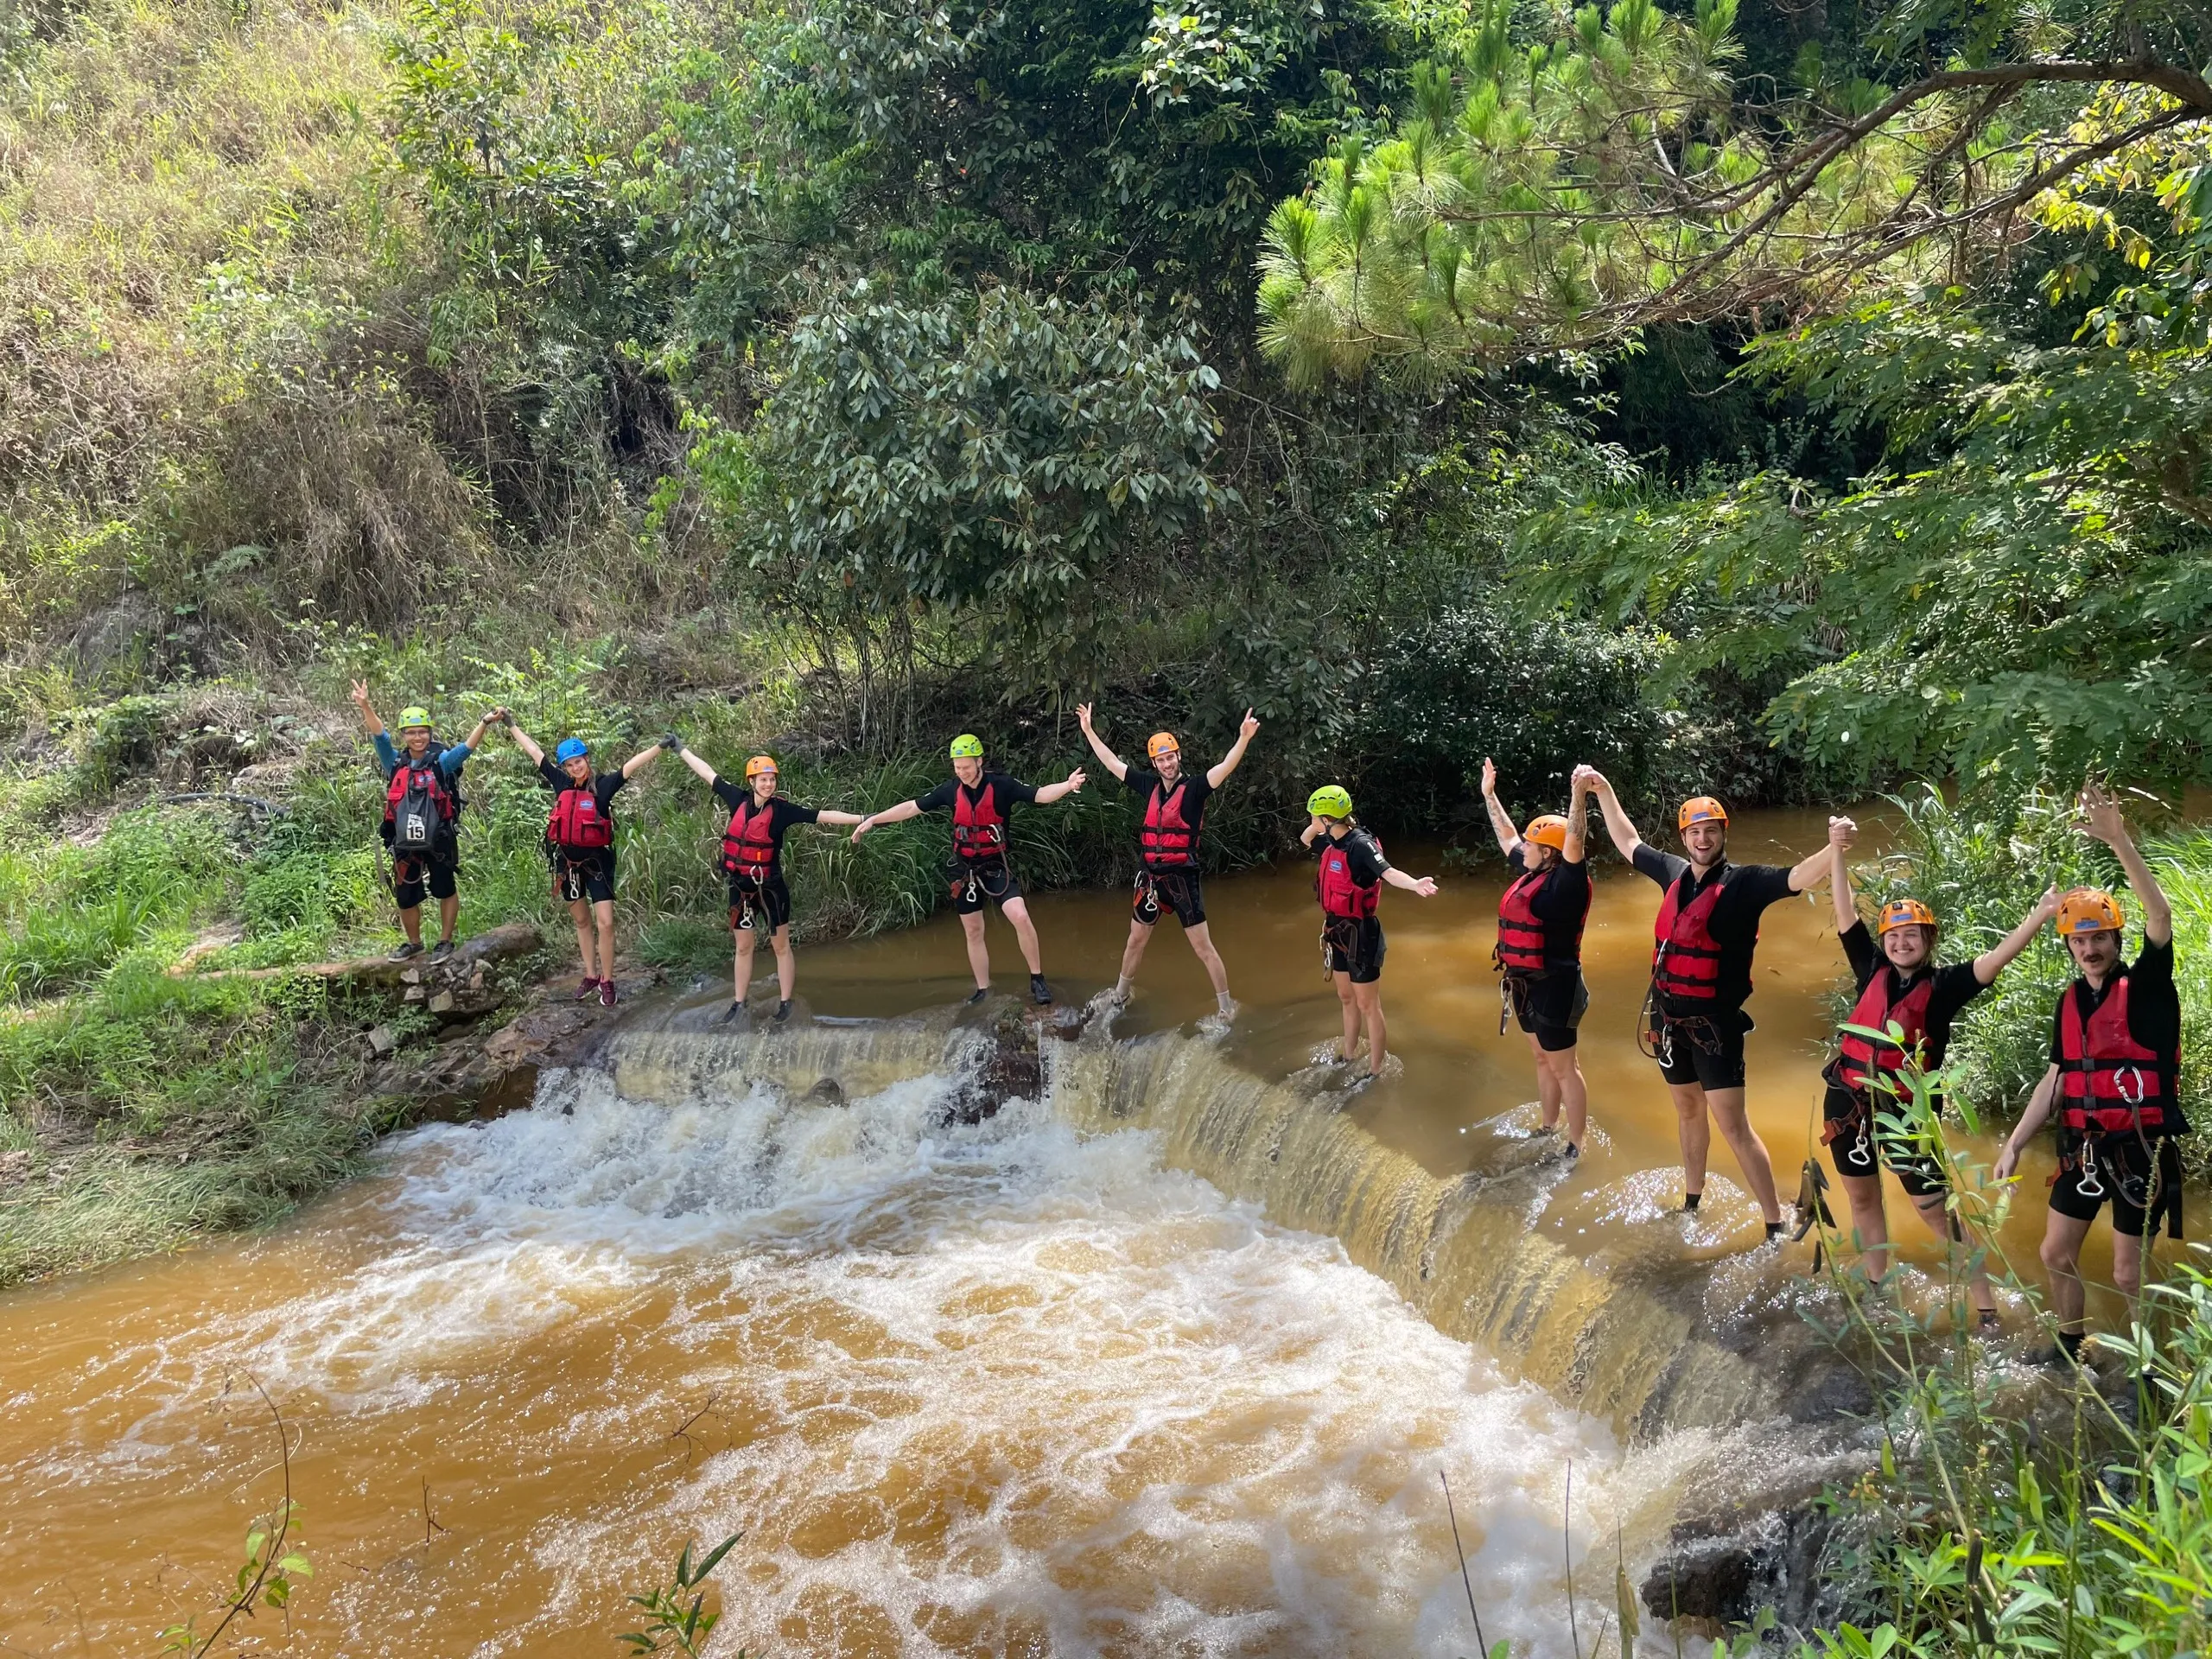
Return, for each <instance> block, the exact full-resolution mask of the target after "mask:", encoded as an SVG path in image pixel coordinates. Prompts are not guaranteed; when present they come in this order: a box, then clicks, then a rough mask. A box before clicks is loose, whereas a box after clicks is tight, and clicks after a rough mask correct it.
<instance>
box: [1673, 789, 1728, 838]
mask: <svg viewBox="0 0 2212 1659" xmlns="http://www.w3.org/2000/svg"><path fill="white" fill-rule="evenodd" d="M1694 823H1717V824H1719V825H1720V826H1721V827H1722V828H1724V829H1725V828H1726V827H1727V823H1728V809H1727V808H1726V807H1725V806H1723V805H1721V804H1720V803H1719V802H1718V801H1716V800H1714V799H1713V797H1712V796H1710V795H1693V796H1691V797H1690V798H1689V799H1688V800H1687V801H1684V802H1683V803H1682V809H1681V811H1679V812H1677V813H1675V829H1678V830H1681V829H1688V828H1689V827H1690V825H1692V824H1694Z"/></svg>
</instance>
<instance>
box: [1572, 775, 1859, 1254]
mask: <svg viewBox="0 0 2212 1659" xmlns="http://www.w3.org/2000/svg"><path fill="white" fill-rule="evenodd" d="M1575 778H1576V786H1577V787H1578V788H1581V789H1587V790H1588V791H1590V792H1591V793H1592V794H1593V795H1595V796H1596V797H1597V798H1598V805H1599V808H1600V810H1603V811H1604V813H1605V830H1606V833H1607V834H1608V835H1610V836H1611V837H1612V842H1613V846H1614V847H1615V849H1618V852H1619V853H1620V855H1621V856H1622V857H1623V858H1624V859H1626V860H1627V861H1629V862H1630V863H1631V864H1633V865H1635V866H1636V868H1637V869H1639V870H1641V871H1642V872H1643V874H1645V875H1648V876H1649V877H1650V878H1651V880H1654V881H1656V882H1657V883H1658V884H1659V886H1660V887H1661V889H1662V892H1663V893H1664V897H1662V899H1661V900H1660V904H1659V914H1658V918H1657V919H1656V922H1655V923H1654V925H1653V928H1652V934H1653V947H1652V952H1651V989H1650V992H1649V995H1647V996H1646V998H1645V1001H1644V1017H1643V1026H1644V1038H1645V1040H1646V1043H1647V1045H1648V1046H1647V1050H1646V1052H1649V1053H1650V1054H1651V1056H1652V1057H1653V1058H1655V1059H1656V1060H1657V1061H1658V1062H1659V1071H1660V1075H1661V1076H1662V1077H1664V1078H1665V1079H1666V1083H1667V1092H1668V1093H1669V1096H1672V1097H1673V1100H1674V1103H1675V1133H1676V1135H1678V1136H1679V1138H1680V1140H1681V1148H1682V1208H1683V1209H1684V1210H1685V1211H1694V1210H1695V1209H1696V1208H1697V1206H1698V1201H1699V1200H1700V1198H1703V1197H1704V1196H1705V1166H1706V1159H1707V1155H1708V1154H1710V1153H1711V1151H1712V1149H1713V1124H1714V1123H1715V1122H1718V1123H1719V1125H1720V1135H1721V1138H1722V1139H1723V1140H1725V1141H1727V1143H1728V1146H1729V1149H1730V1150H1731V1151H1732V1152H1733V1153H1734V1154H1736V1163H1737V1166H1738V1168H1740V1169H1741V1170H1742V1171H1743V1172H1744V1182H1745V1185H1747V1186H1748V1187H1750V1188H1751V1197H1752V1198H1753V1200H1754V1201H1755V1202H1757V1204H1758V1207H1759V1214H1760V1216H1761V1217H1763V1218H1764V1220H1765V1223H1766V1236H1767V1237H1768V1238H1769V1239H1772V1238H1774V1237H1775V1236H1777V1235H1778V1234H1779V1233H1780V1232H1781V1231H1782V1202H1781V1199H1780V1198H1778V1197H1777V1195H1776V1192H1775V1189H1774V1161H1773V1160H1772V1159H1771V1158H1770V1157H1769V1156H1768V1155H1767V1149H1766V1143H1765V1142H1764V1141H1761V1140H1760V1139H1759V1136H1758V1130H1756V1129H1754V1128H1752V1127H1751V1119H1750V1118H1749V1117H1748V1116H1746V1115H1745V1109H1744V1037H1745V1033H1747V1032H1749V1031H1750V1030H1751V1018H1750V1016H1749V1015H1747V1014H1745V1012H1744V1004H1745V1002H1746V1001H1749V1000H1750V997H1751V953H1752V951H1753V950H1755V949H1756V948H1757V946H1758V938H1759V917H1760V916H1761V915H1762V914H1763V913H1764V912H1765V910H1766V909H1767V907H1768V906H1770V905H1774V904H1777V903H1779V902H1780V901H1781V900H1783V899H1786V898H1788V897H1789V895H1790V894H1791V893H1803V892H1805V891H1806V890H1807V889H1808V888H1811V887H1818V886H1819V885H1820V884H1821V882H1822V881H1824V880H1827V874H1828V870H1829V867H1830V865H1831V864H1832V863H1833V862H1834V854H1833V853H1832V852H1830V850H1829V849H1828V848H1827V846H1825V845H1823V846H1822V847H1821V849H1820V850H1819V851H1817V852H1814V853H1810V854H1808V855H1806V856H1805V857H1804V858H1803V859H1802V860H1800V861H1798V862H1797V863H1796V864H1794V865H1792V866H1790V867H1789V868H1782V867H1780V866H1777V865H1772V864H1732V863H1730V862H1729V861H1728V810H1727V809H1726V807H1724V806H1722V805H1721V804H1720V803H1719V801H1716V800H1714V799H1713V798H1712V797H1711V796H1709V795H1700V796H1697V797H1695V798H1693V799H1691V800H1688V801H1685V802H1683V803H1682V805H1681V810H1680V811H1678V812H1677V813H1676V814H1675V827H1676V829H1679V830H1680V831H1681V837H1682V850H1683V851H1684V852H1686V853H1687V854H1688V855H1689V856H1688V857H1687V858H1677V857H1675V855H1673V854H1671V853H1662V852H1661V851H1660V850H1659V849H1657V848H1656V847H1649V846H1646V845H1645V844H1644V841H1643V836H1640V835H1638V834H1637V828H1636V825H1635V824H1634V823H1630V821H1629V816H1628V814H1627V813H1626V812H1624V810H1621V804H1620V799H1619V798H1618V796H1616V795H1615V794H1614V792H1613V786H1612V785H1611V784H1610V783H1608V782H1607V781H1606V780H1605V776H1604V774H1603V773H1601V772H1599V771H1597V770H1596V769H1595V768H1594V767H1591V766H1579V767H1577V768H1576V769H1575ZM1830 822H1831V824H1832V825H1833V823H1835V822H1838V820H1831V821H1830Z"/></svg>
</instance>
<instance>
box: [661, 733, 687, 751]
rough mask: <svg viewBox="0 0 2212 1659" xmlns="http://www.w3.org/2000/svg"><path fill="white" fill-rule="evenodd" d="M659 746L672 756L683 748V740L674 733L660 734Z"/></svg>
mask: <svg viewBox="0 0 2212 1659" xmlns="http://www.w3.org/2000/svg"><path fill="white" fill-rule="evenodd" d="M660 746H661V747H663V748H664V749H666V750H667V751H668V752H669V753H671V754H674V753H676V752H677V750H678V749H680V748H682V747H683V739H682V738H680V737H678V736H677V734H675V733H674V732H663V733H662V734H660Z"/></svg>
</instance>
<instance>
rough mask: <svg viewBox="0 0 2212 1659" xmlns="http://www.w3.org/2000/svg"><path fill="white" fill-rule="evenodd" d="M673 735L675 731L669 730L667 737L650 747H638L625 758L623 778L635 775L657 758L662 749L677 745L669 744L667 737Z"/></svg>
mask: <svg viewBox="0 0 2212 1659" xmlns="http://www.w3.org/2000/svg"><path fill="white" fill-rule="evenodd" d="M675 735H676V734H675V733H673V732H671V733H670V734H668V737H664V738H662V739H661V741H659V742H658V743H656V744H654V745H653V746H652V747H651V748H649V749H639V751H638V752H637V753H635V754H633V755H632V756H631V757H630V758H629V759H628V760H625V761H624V762H623V763H622V775H623V776H624V777H625V778H634V777H636V776H637V775H638V774H639V772H643V771H644V770H645V768H646V767H647V766H651V765H652V763H653V762H654V761H656V760H659V759H660V757H661V753H662V751H663V750H664V749H669V748H671V747H677V745H674V744H671V743H670V741H668V738H669V737H674V736H675ZM679 741H680V740H679Z"/></svg>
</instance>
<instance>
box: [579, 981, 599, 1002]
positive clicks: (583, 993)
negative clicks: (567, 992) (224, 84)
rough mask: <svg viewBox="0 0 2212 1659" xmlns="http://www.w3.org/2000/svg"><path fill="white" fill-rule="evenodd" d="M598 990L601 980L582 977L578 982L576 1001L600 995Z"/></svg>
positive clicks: (589, 999) (588, 999) (587, 999)
mask: <svg viewBox="0 0 2212 1659" xmlns="http://www.w3.org/2000/svg"><path fill="white" fill-rule="evenodd" d="M598 992H599V982H598V981H597V980H595V979H580V980H578V981H577V982H576V1001H579V1002H588V1001H591V1000H592V998H593V997H594V996H595V995H598Z"/></svg>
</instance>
